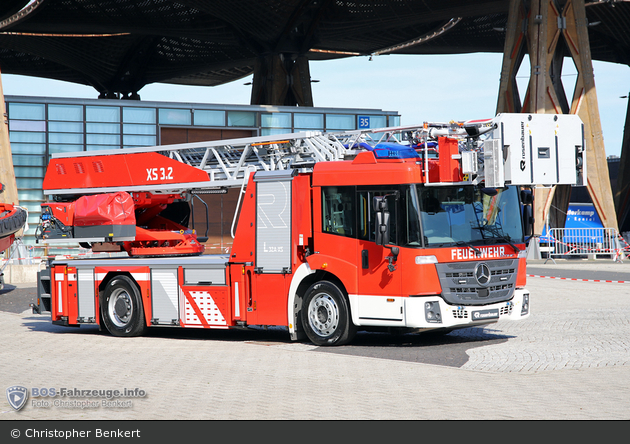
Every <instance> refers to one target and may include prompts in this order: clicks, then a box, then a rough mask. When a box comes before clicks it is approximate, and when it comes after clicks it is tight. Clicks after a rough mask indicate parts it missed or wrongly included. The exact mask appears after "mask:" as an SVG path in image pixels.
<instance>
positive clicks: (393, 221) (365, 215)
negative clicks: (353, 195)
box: [357, 189, 398, 245]
mask: <svg viewBox="0 0 630 444" xmlns="http://www.w3.org/2000/svg"><path fill="white" fill-rule="evenodd" d="M375 196H387V204H388V206H389V224H390V226H389V229H390V239H389V243H390V244H392V245H398V241H397V231H398V230H397V220H398V217H397V216H398V214H397V212H398V208H397V203H396V191H395V190H389V189H388V190H379V189H375V190H365V191H363V190H361V191H359V192H358V193H357V199H358V208H359V235H358V238H359V239H363V240H367V241H372V242H374V240H375V239H376V235H375V233H374V230H375V228H376V225H375V224H376V222H375V220H376V213H375V211H374V206H373V203H372V200H373V198H374V197H375Z"/></svg>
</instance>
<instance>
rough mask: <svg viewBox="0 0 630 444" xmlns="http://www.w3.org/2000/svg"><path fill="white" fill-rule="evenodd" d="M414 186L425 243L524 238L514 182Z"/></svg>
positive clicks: (439, 244) (440, 243) (500, 240)
mask: <svg viewBox="0 0 630 444" xmlns="http://www.w3.org/2000/svg"><path fill="white" fill-rule="evenodd" d="M416 190H417V201H416V202H415V203H414V206H419V209H420V220H421V223H422V230H423V235H424V244H425V246H428V247H431V246H433V247H435V246H443V245H449V244H450V245H456V244H462V243H463V244H469V243H474V244H491V243H498V242H522V241H523V229H522V225H521V209H520V208H521V207H520V202H519V199H518V189H517V187H515V186H511V187H506V188H497V189H495V188H492V189H488V190H482V189H481V188H479V187H475V186H470V185H468V186H446V187H426V186H418V187H416ZM483 191H486V193H484V192H483ZM410 201H415V199H413V200H410ZM410 213H411V210H410Z"/></svg>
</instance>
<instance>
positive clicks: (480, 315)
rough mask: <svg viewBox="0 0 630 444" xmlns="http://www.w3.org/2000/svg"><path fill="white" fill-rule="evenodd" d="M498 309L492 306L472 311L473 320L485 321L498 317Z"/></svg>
mask: <svg viewBox="0 0 630 444" xmlns="http://www.w3.org/2000/svg"><path fill="white" fill-rule="evenodd" d="M498 318H499V309H498V308H493V309H490V310H478V311H473V312H472V320H473V321H485V320H486V319H498Z"/></svg>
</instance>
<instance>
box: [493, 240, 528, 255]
mask: <svg viewBox="0 0 630 444" xmlns="http://www.w3.org/2000/svg"><path fill="white" fill-rule="evenodd" d="M492 239H493V240H495V241H497V243H498V242H505V243H506V244H508V245H509V246H510V247H512V249H513V250H514V252H515V253H519V252H520V251H521V249H520V248H518V247H517V246H516V245H514V243H512V240H511V239H510V237H509V236H498V237H494V238H492Z"/></svg>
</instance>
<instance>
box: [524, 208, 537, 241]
mask: <svg viewBox="0 0 630 444" xmlns="http://www.w3.org/2000/svg"><path fill="white" fill-rule="evenodd" d="M523 234H524V235H525V237H529V236H532V235H533V234H534V215H533V214H532V206H531V205H524V206H523Z"/></svg>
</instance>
